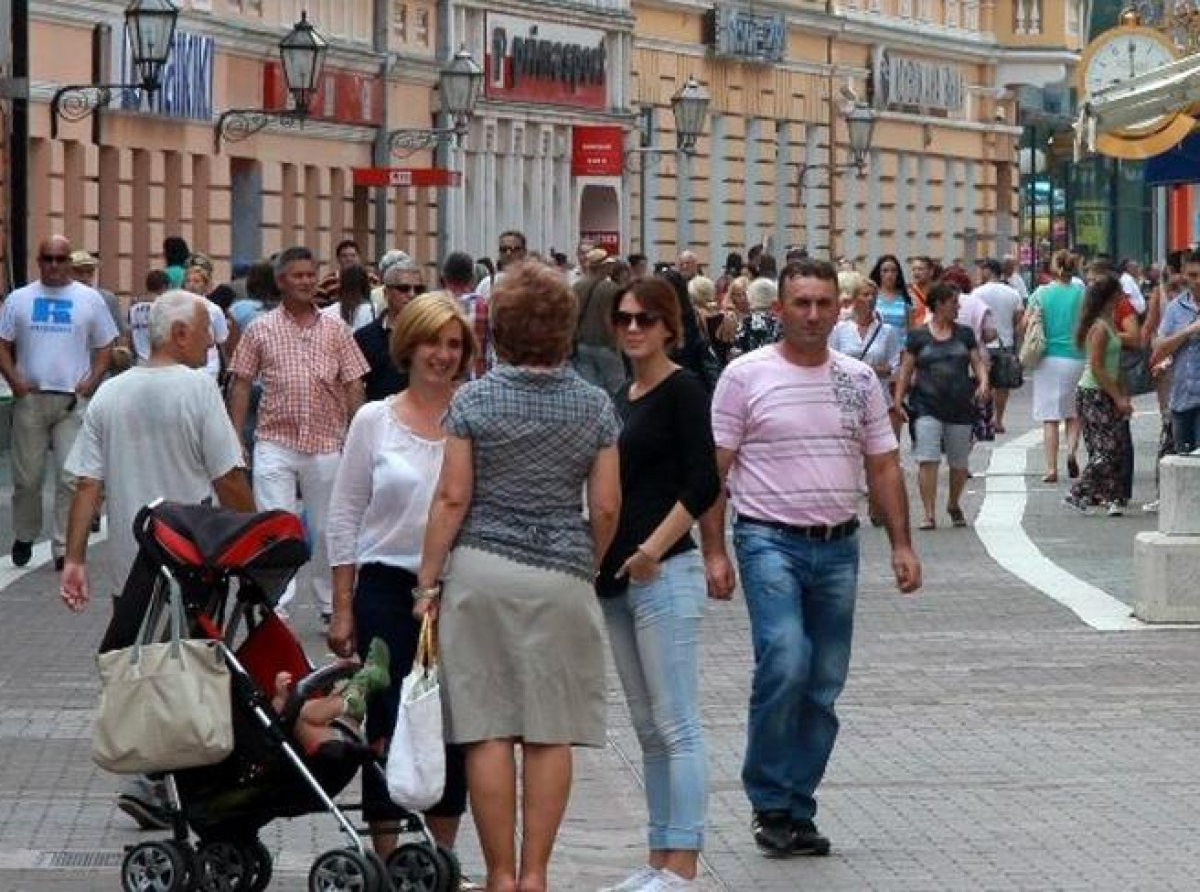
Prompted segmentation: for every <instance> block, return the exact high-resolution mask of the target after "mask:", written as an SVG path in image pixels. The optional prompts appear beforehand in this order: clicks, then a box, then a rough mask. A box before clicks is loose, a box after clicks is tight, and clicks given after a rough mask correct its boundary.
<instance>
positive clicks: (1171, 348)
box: [1152, 308, 1200, 362]
mask: <svg viewBox="0 0 1200 892" xmlns="http://www.w3.org/2000/svg"><path fill="white" fill-rule="evenodd" d="M1169 311H1170V308H1168V312H1169ZM1163 322H1164V324H1165V323H1168V322H1169V319H1164V320H1163ZM1196 335H1200V319H1197V320H1196V321H1195V322H1192V323H1191V324H1190V325H1183V326H1180V327H1179V328H1177V329H1175V331H1173V332H1172V333H1171V334H1168V335H1164V334H1161V333H1160V334H1159V336H1158V337H1157V338H1155V340H1154V353H1153V356H1152V360H1153V361H1154V362H1161V361H1162V360H1164V359H1166V358H1167V357H1168V356H1171V355H1173V354H1174V353H1175V351H1176V350H1178V349H1179V348H1180V347H1182V346H1183V345H1184V342H1186V341H1187V340H1188V339H1189V338H1191V337H1194V336H1196Z"/></svg>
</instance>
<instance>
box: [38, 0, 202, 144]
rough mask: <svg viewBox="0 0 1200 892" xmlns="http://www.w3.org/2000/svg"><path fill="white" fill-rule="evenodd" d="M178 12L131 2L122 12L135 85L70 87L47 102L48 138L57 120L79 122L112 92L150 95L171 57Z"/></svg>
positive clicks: (161, 3) (151, 2)
mask: <svg viewBox="0 0 1200 892" xmlns="http://www.w3.org/2000/svg"><path fill="white" fill-rule="evenodd" d="M178 20H179V9H178V8H177V7H176V6H175V4H174V3H172V2H171V0H133V2H132V3H130V4H129V6H127V7H126V8H125V34H126V37H127V38H128V41H129V46H130V49H131V52H132V53H133V67H134V70H135V71H136V72H137V75H138V78H139V81H138V83H136V84H79V85H77V84H72V85H69V86H65V87H61V88H59V90H58V91H57V92H55V94H54V97H53V98H52V99H51V100H50V136H51V138H53V137H56V136H58V119H59V118H62V119H63V120H65V121H82V120H83V119H84V118H86V117H88V115H91V114H92V113H94V112H95V111H96V109H98V108H100V107H102V106H106V105H108V104H109V103H110V102H111V101H112V96H113V91H114V90H135V89H136V90H143V91H145V92H146V93H154V92H156V91H157V90H158V89H159V88H160V87H161V86H162V71H163V68H164V67H165V66H166V64H167V59H168V58H169V57H170V55H171V45H172V43H173V41H174V38H175V24H176V22H177V21H178Z"/></svg>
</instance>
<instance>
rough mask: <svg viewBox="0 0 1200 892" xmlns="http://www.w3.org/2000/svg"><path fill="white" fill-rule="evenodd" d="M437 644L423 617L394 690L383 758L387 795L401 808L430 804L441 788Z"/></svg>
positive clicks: (442, 751)
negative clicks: (406, 669) (396, 702)
mask: <svg viewBox="0 0 1200 892" xmlns="http://www.w3.org/2000/svg"><path fill="white" fill-rule="evenodd" d="M437 663H438V657H437V640H436V635H435V629H434V625H433V620H432V619H431V618H430V617H428V616H426V617H425V619H424V620H423V621H422V623H421V634H420V637H419V638H418V640H417V656H416V659H415V660H413V667H412V672H410V673H409V674H408V676H407V677H406V678H405V679H404V683H403V685H401V687H400V708H399V709H398V710H396V727H395V730H394V731H393V732H392V742H391V745H390V747H389V749H388V757H387V785H388V794H389V795H390V796H391V797H392V801H393V802H395V803H396V804H397V805H401V806H403V807H404V808H407V809H412V810H414V811H421V810H424V809H427V808H429V807H430V806H433V805H436V804H437V803H438V802H439V801H440V800H441V798H442V792H443V790H444V789H445V787H446V745H445V739H444V736H443V730H442V690H441V687H440V685H439V683H438V665H437Z"/></svg>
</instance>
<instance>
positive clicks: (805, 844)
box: [792, 819, 830, 857]
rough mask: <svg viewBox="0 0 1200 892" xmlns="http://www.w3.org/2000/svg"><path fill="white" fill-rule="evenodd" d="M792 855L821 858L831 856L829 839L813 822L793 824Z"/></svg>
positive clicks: (795, 822) (794, 822)
mask: <svg viewBox="0 0 1200 892" xmlns="http://www.w3.org/2000/svg"><path fill="white" fill-rule="evenodd" d="M792 833H793V837H792V854H793V855H812V856H816V857H820V856H822V855H828V854H829V849H830V845H829V838H828V837H827V836H825V835H824V834H822V833H821V831H820V830H818V829H817V825H816V824H814V823H813V822H812V821H811V820H807V819H804V820H796V821H793V822H792Z"/></svg>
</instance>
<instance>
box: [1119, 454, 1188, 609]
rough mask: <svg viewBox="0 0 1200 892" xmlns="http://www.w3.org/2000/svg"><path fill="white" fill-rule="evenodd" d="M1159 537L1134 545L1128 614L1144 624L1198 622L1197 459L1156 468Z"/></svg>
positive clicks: (1175, 459)
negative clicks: (1157, 472) (1132, 603)
mask: <svg viewBox="0 0 1200 892" xmlns="http://www.w3.org/2000/svg"><path fill="white" fill-rule="evenodd" d="M1159 472H1160V478H1159V480H1160V483H1159V493H1160V496H1159V498H1160V502H1159V513H1158V532H1156V533H1139V534H1138V537H1137V541H1136V542H1135V543H1134V546H1133V570H1134V575H1133V578H1134V605H1133V614H1134V616H1136V617H1137V618H1138V619H1140V620H1142V621H1143V622H1148V623H1189V622H1192V623H1200V456H1190V455H1169V456H1167V457H1166V458H1164V459H1163V460H1162V461H1161V462H1160V463H1159Z"/></svg>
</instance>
